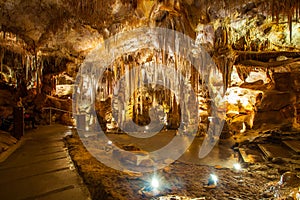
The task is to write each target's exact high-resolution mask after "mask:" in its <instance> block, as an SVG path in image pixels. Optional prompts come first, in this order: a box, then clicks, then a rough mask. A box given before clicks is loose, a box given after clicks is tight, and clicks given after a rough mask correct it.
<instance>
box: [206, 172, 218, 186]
mask: <svg viewBox="0 0 300 200" xmlns="http://www.w3.org/2000/svg"><path fill="white" fill-rule="evenodd" d="M217 182H218V177H217V176H216V175H215V174H211V175H210V176H209V179H208V185H217Z"/></svg>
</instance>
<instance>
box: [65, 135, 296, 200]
mask: <svg viewBox="0 0 300 200" xmlns="http://www.w3.org/2000/svg"><path fill="white" fill-rule="evenodd" d="M66 142H67V144H68V149H69V152H70V155H71V157H72V159H73V161H74V163H75V165H76V166H77V169H78V171H79V173H80V174H81V176H82V177H83V179H84V182H85V183H86V184H87V186H88V188H89V190H90V192H91V194H92V197H93V199H164V198H165V199H168V198H169V199H176V198H177V199H180V198H181V199H185V198H186V199H193V198H200V199H201V198H205V199H253V200H256V199H276V198H280V199H288V198H292V197H289V196H291V195H294V196H295V198H294V199H296V195H297V192H298V191H296V190H297V187H299V186H300V182H299V170H298V171H297V170H295V168H293V167H292V166H294V167H295V166H296V165H292V164H291V163H289V164H291V165H286V164H282V163H280V164H278V163H276V162H275V163H274V162H267V161H265V160H262V161H261V162H260V163H258V162H257V163H253V164H251V163H250V164H249V163H245V164H244V166H243V169H242V170H241V171H237V170H234V169H229V168H222V167H220V166H206V165H197V164H187V163H183V162H179V161H176V162H174V163H173V164H171V165H169V166H167V167H165V168H164V169H162V170H158V171H156V172H155V173H133V172H130V171H126V170H124V171H123V172H121V171H116V170H113V169H111V168H109V167H107V166H105V165H104V164H102V163H101V162H99V161H98V160H97V159H95V158H94V157H92V156H91V154H90V153H89V152H88V151H87V150H86V149H85V148H84V147H83V145H82V143H81V140H80V138H79V137H78V136H77V134H76V133H73V135H72V136H68V137H67V138H66ZM248 146H250V145H248ZM247 164H248V167H247ZM153 174H155V176H156V177H158V179H159V181H160V183H161V187H160V188H159V190H157V191H153V190H152V189H151V184H150V183H151V178H152V176H153ZM210 174H215V175H216V176H218V182H217V184H216V185H215V186H209V185H208V180H209V176H210ZM168 195H170V196H168ZM172 195H174V196H173V197H172ZM167 196H168V197H167ZM183 197H185V198H183Z"/></svg>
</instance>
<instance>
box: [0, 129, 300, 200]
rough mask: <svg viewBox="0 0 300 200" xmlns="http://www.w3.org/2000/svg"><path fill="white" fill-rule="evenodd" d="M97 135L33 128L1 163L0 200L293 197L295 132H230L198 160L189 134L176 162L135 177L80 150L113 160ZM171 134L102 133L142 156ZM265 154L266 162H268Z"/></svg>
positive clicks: (296, 185) (296, 171)
mask: <svg viewBox="0 0 300 200" xmlns="http://www.w3.org/2000/svg"><path fill="white" fill-rule="evenodd" d="M98 134H99V133H91V132H89V133H87V135H83V136H84V137H81V138H80V137H79V135H80V132H79V133H77V131H76V130H75V129H72V128H71V127H65V126H61V125H52V126H40V127H39V128H38V129H35V130H32V131H31V132H29V133H26V135H25V136H24V139H25V141H24V144H23V145H22V146H21V147H20V148H19V149H17V150H16V151H15V152H14V153H13V154H12V155H11V156H10V157H9V158H8V159H7V160H6V161H4V162H2V163H0V177H1V179H0V196H1V199H47V200H48V199H50V200H51V199H74V200H76V199H78V200H79V199H80V200H81V199H90V198H92V199H97V200H101V199H105V200H110V199H112V200H116V199H121V200H128V199H130V200H135V199H142V200H143V199H153V200H156V199H157V200H158V199H160V200H162V199H181V200H183V199H186V200H189V199H196V198H198V199H218V200H219V199H253V200H257V199H287V198H288V197H289V196H292V197H295V198H294V199H296V195H297V193H298V194H299V192H298V190H299V186H300V178H299V174H300V173H299V172H300V167H299V166H300V162H299V161H300V159H299V154H298V152H297V151H298V147H299V142H298V141H299V140H300V138H299V137H300V136H299V133H298V132H280V131H278V130H271V131H266V132H263V133H255V132H251V133H250V132H249V133H245V134H243V135H237V136H234V137H232V138H231V139H226V140H220V141H219V142H218V143H217V144H216V145H215V147H214V149H213V150H212V152H211V153H209V154H208V156H206V157H205V158H204V159H199V158H198V151H199V148H200V147H201V144H202V141H203V139H202V138H198V137H196V138H194V140H193V143H192V145H191V146H190V147H189V148H188V150H187V151H186V152H185V153H184V154H183V155H182V156H181V157H180V158H179V159H178V160H176V161H175V162H173V163H171V164H169V165H166V166H165V167H163V168H162V169H158V170H156V171H154V172H152V171H150V172H142V173H140V172H133V171H129V170H126V168H124V170H115V169H112V168H110V167H108V166H107V165H105V164H103V163H101V162H100V161H99V160H98V159H96V158H95V157H94V156H93V155H92V154H91V150H93V149H89V150H90V151H87V149H86V148H85V146H84V145H83V143H85V144H86V142H87V141H88V142H89V144H90V145H91V146H92V147H94V148H95V151H96V153H97V154H101V156H104V157H105V156H108V157H109V156H112V155H114V154H113V152H114V151H113V150H112V149H108V150H107V148H106V147H107V143H106V141H99V136H98ZM174 135H175V132H174V131H162V132H160V133H158V134H157V137H151V138H147V139H144V138H140V139H137V138H132V137H128V136H127V135H125V134H106V136H107V138H109V140H110V141H111V142H112V143H116V144H118V145H119V147H134V148H136V149H140V150H138V151H145V152H147V151H149V152H151V151H153V150H155V149H157V148H161V147H163V146H164V145H166V144H167V143H168V142H169V141H170V140H171V139H172V138H173V137H174ZM180 137H182V139H185V136H180ZM63 138H64V140H63ZM97 138H98V139H97ZM86 139H87V140H86ZM236 143H239V146H238V148H237V146H236ZM66 145H67V147H66ZM288 145H290V146H291V147H290V148H289V149H288V148H287V146H288ZM260 146H261V147H260ZM99 147H100V148H99ZM241 149H243V150H244V152H245V155H246V156H249V157H251V156H252V157H253V156H254V155H258V156H260V160H258V161H255V162H245V160H243V155H241V152H242V151H241ZM264 149H265V151H266V152H267V153H266V152H264V151H263V150H264ZM282 150H287V152H289V153H291V154H289V155H288V154H285V153H284V152H283V151H282ZM68 153H69V154H68ZM268 153H269V154H270V155H269V156H273V157H267V155H268ZM69 155H70V157H71V159H72V160H73V162H72V161H71V159H70V157H69ZM245 155H244V156H245ZM278 155H283V156H282V157H279V156H278ZM238 161H240V162H241V163H242V170H240V171H238V170H235V169H233V168H232V166H233V164H234V163H236V162H238ZM75 169H77V171H78V173H79V175H80V176H78V174H77V173H76V170H75ZM210 174H215V175H216V176H217V177H218V183H217V185H210V186H209V185H208V179H209V177H210ZM153 176H155V177H156V178H157V179H158V180H159V182H160V186H159V188H158V189H157V190H153V189H152V188H151V184H150V183H151V180H152V178H153ZM281 177H283V178H281ZM87 189H88V190H89V192H90V195H91V197H90V196H89V194H88V192H87ZM299 195H300V194H299ZM166 196H168V197H166ZM163 197H165V198H163Z"/></svg>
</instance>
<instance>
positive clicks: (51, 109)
mask: <svg viewBox="0 0 300 200" xmlns="http://www.w3.org/2000/svg"><path fill="white" fill-rule="evenodd" d="M51 110H52V109H51V108H50V125H51V121H52V116H51Z"/></svg>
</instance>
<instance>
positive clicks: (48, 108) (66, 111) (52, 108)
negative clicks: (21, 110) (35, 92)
mask: <svg viewBox="0 0 300 200" xmlns="http://www.w3.org/2000/svg"><path fill="white" fill-rule="evenodd" d="M50 109H51V110H57V111H61V112H65V113H70V114H73V112H72V111H68V110H62V109H59V108H55V107H46V108H42V110H50Z"/></svg>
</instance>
